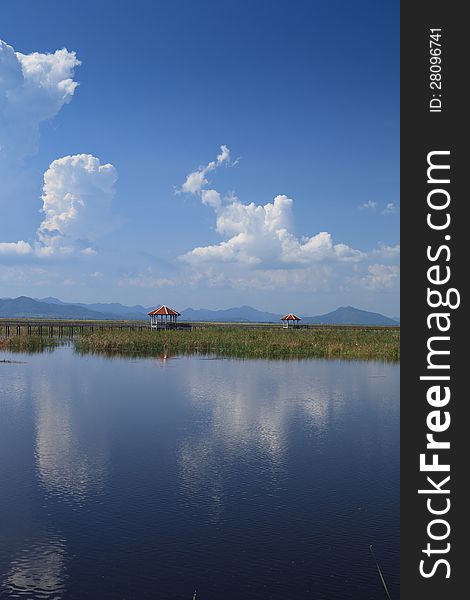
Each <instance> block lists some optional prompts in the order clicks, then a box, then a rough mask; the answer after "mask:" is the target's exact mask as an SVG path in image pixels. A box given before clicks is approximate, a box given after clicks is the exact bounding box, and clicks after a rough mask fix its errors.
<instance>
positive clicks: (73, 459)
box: [35, 378, 108, 504]
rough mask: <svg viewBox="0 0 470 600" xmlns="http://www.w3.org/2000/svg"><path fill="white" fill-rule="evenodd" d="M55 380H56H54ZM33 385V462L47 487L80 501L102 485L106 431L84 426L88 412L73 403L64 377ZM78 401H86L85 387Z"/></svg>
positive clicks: (104, 477)
mask: <svg viewBox="0 0 470 600" xmlns="http://www.w3.org/2000/svg"><path fill="white" fill-rule="evenodd" d="M57 383H58V384H57ZM57 383H56V385H55V386H52V385H51V381H48V380H41V381H40V382H39V385H38V387H37V388H36V390H37V391H36V394H35V404H36V452H35V456H36V464H37V468H38V471H39V476H40V479H41V481H42V483H43V484H44V486H45V487H46V489H47V490H49V491H50V492H53V493H57V494H59V495H60V496H62V497H64V498H65V499H67V498H71V499H73V500H74V501H76V502H78V503H80V504H83V503H84V502H85V501H86V499H87V497H88V495H89V494H90V493H92V492H97V491H100V490H102V489H103V487H104V485H105V481H106V475H107V461H108V452H107V446H106V435H105V431H103V430H100V428H97V427H96V424H93V426H92V427H90V428H88V427H87V421H88V419H87V416H89V415H87V413H86V411H85V412H83V410H80V411H79V410H77V407H74V406H73V403H72V401H71V397H72V395H73V390H72V389H70V382H69V381H68V379H67V378H61V380H60V382H57ZM82 394H84V395H82V396H81V397H80V398H79V401H80V402H81V403H82V402H84V401H85V403H86V399H87V398H86V389H84V390H82Z"/></svg>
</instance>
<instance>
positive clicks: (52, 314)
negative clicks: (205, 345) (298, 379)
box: [0, 296, 399, 325]
mask: <svg viewBox="0 0 470 600" xmlns="http://www.w3.org/2000/svg"><path fill="white" fill-rule="evenodd" d="M152 308H155V307H154V306H152V307H147V308H146V307H144V306H141V305H135V306H125V305H123V304H119V303H116V302H114V303H101V302H98V303H95V304H83V303H78V302H77V303H75V304H72V303H69V302H63V301H62V300H59V299H58V298H53V297H52V296H49V297H47V298H42V299H41V300H36V299H33V298H28V297H27V296H20V297H19V298H14V299H11V298H4V299H0V317H12V318H13V317H32V318H34V317H46V318H51V319H93V320H99V319H107V320H109V319H125V320H142V319H144V320H145V319H147V313H148V312H149V311H150V310H151V309H152ZM281 316H282V315H280V314H275V313H271V312H264V311H261V310H257V309H256V308H252V307H251V306H240V307H237V308H227V309H223V310H210V309H207V308H200V309H194V308H186V309H185V310H183V311H182V312H181V320H182V321H206V322H209V323H215V322H219V323H279V321H280V318H281ZM299 316H301V317H302V323H305V324H307V323H317V324H324V325H399V322H398V321H396V320H394V319H390V318H389V317H385V316H384V315H381V314H379V313H374V312H369V311H367V310H359V309H358V308H354V307H353V306H341V307H340V308H337V309H336V310H334V311H333V312H329V313H327V314H325V315H317V316H316V317H303V316H302V315H299Z"/></svg>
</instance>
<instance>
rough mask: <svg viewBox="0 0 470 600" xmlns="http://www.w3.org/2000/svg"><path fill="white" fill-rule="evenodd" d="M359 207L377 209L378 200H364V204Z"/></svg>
mask: <svg viewBox="0 0 470 600" xmlns="http://www.w3.org/2000/svg"><path fill="white" fill-rule="evenodd" d="M359 208H361V209H369V210H375V209H376V208H377V202H374V201H373V200H368V201H367V202H364V204H361V206H360V207H359Z"/></svg>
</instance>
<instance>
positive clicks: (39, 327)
mask: <svg viewBox="0 0 470 600" xmlns="http://www.w3.org/2000/svg"><path fill="white" fill-rule="evenodd" d="M216 327H240V328H243V329H246V328H250V329H260V328H270V329H273V328H275V329H282V324H280V323H209V322H202V321H201V322H192V323H176V324H171V326H169V324H168V325H167V327H165V328H158V329H157V330H156V329H152V330H153V331H158V330H160V329H178V330H186V331H190V330H191V329H196V328H197V329H199V328H216ZM113 329H114V330H116V329H119V330H122V331H150V329H151V328H150V323H149V322H148V321H78V320H77V321H70V320H69V321H60V320H58V319H41V320H40V319H0V336H6V337H9V336H12V335H39V336H49V337H54V336H58V337H74V335H79V334H83V333H85V332H86V331H90V332H95V331H109V330H113ZM305 329H345V330H352V329H356V330H361V329H362V330H384V329H385V330H394V329H395V330H399V329H400V326H399V325H397V326H391V327H390V326H383V325H320V324H313V323H305V324H302V325H297V326H295V327H289V329H288V330H287V329H286V330H284V331H295V330H305Z"/></svg>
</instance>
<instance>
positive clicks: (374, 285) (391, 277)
mask: <svg viewBox="0 0 470 600" xmlns="http://www.w3.org/2000/svg"><path fill="white" fill-rule="evenodd" d="M367 270H368V275H366V276H365V277H363V279H362V282H363V284H364V285H365V287H366V288H368V289H370V290H379V289H383V288H391V287H392V286H393V285H394V284H395V282H396V281H397V280H398V277H399V275H400V267H399V266H398V265H382V264H373V265H369V266H368V268H367Z"/></svg>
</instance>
